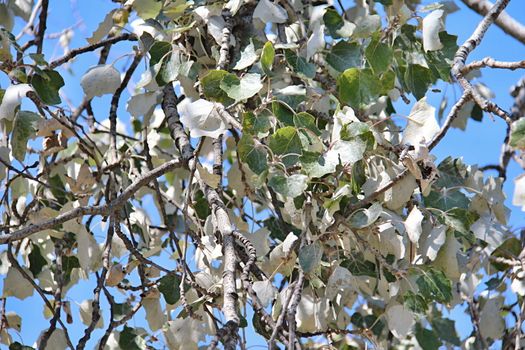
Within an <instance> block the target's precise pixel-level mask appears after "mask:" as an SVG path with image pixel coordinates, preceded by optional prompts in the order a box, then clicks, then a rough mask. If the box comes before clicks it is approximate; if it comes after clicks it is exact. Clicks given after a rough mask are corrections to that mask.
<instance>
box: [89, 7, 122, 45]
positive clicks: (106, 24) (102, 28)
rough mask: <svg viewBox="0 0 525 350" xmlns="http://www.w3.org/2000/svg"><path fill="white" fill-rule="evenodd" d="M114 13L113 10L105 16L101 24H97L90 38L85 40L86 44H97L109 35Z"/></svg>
mask: <svg viewBox="0 0 525 350" xmlns="http://www.w3.org/2000/svg"><path fill="white" fill-rule="evenodd" d="M114 13H115V10H112V11H110V12H108V13H107V14H106V16H105V17H104V19H103V20H102V22H100V23H99V25H98V27H97V29H96V30H95V31H94V32H93V34H91V37H89V38H86V40H87V42H88V43H89V44H90V45H93V44H95V43H98V42H99V41H100V40H102V39H103V38H104V37H105V36H106V35H108V34H109V31H110V30H111V28H113V14H114Z"/></svg>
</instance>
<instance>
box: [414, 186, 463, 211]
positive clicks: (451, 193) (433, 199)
mask: <svg viewBox="0 0 525 350" xmlns="http://www.w3.org/2000/svg"><path fill="white" fill-rule="evenodd" d="M424 199H425V205H426V206H427V207H431V208H437V209H441V210H443V211H448V210H450V209H453V208H462V209H468V206H469V204H470V200H469V199H468V197H467V196H466V195H465V194H463V193H462V192H460V191H459V190H457V189H453V190H448V189H447V188H443V189H441V190H440V191H439V192H437V191H431V192H430V194H429V195H428V196H426V197H425V198H424Z"/></svg>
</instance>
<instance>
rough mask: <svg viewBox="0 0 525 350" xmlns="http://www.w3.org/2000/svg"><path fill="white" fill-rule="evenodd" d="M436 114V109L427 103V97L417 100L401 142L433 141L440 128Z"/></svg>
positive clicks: (412, 143) (416, 143)
mask: <svg viewBox="0 0 525 350" xmlns="http://www.w3.org/2000/svg"><path fill="white" fill-rule="evenodd" d="M435 115H436V109H435V108H434V107H433V106H431V105H429V104H428V103H427V100H426V98H425V97H424V98H422V99H421V100H419V101H417V102H416V104H415V105H414V107H412V110H411V111H410V115H409V116H408V123H407V126H406V128H405V131H404V132H403V139H402V140H401V142H402V143H404V144H410V145H412V146H415V145H418V144H419V143H421V142H426V143H428V142H430V141H432V139H433V138H434V136H435V135H436V134H437V133H438V132H439V130H440V128H439V125H438V123H437V120H436V117H435Z"/></svg>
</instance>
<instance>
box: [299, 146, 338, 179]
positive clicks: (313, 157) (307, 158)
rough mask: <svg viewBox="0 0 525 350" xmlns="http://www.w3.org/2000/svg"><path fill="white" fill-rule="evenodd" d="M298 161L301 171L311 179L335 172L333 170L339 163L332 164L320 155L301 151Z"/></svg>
mask: <svg viewBox="0 0 525 350" xmlns="http://www.w3.org/2000/svg"><path fill="white" fill-rule="evenodd" d="M299 161H300V162H301V167H302V169H303V171H304V172H305V173H306V174H307V175H308V176H309V177H311V178H314V177H323V176H325V175H326V174H331V173H333V172H335V168H336V166H337V164H339V162H337V163H333V162H332V161H331V160H330V159H327V158H326V157H324V156H323V155H322V154H320V153H317V152H307V151H303V154H302V155H301V157H300V158H299Z"/></svg>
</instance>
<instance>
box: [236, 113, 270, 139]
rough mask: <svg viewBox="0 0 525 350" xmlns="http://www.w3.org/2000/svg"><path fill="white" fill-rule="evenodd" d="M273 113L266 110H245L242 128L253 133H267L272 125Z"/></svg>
mask: <svg viewBox="0 0 525 350" xmlns="http://www.w3.org/2000/svg"><path fill="white" fill-rule="evenodd" d="M270 118H271V115H270V114H269V113H267V112H265V111H261V112H258V113H254V112H245V113H244V114H243V116H242V130H243V132H245V133H249V134H251V135H258V134H265V133H267V132H268V131H269V130H270V128H271V127H272V122H271V119H270Z"/></svg>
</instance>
